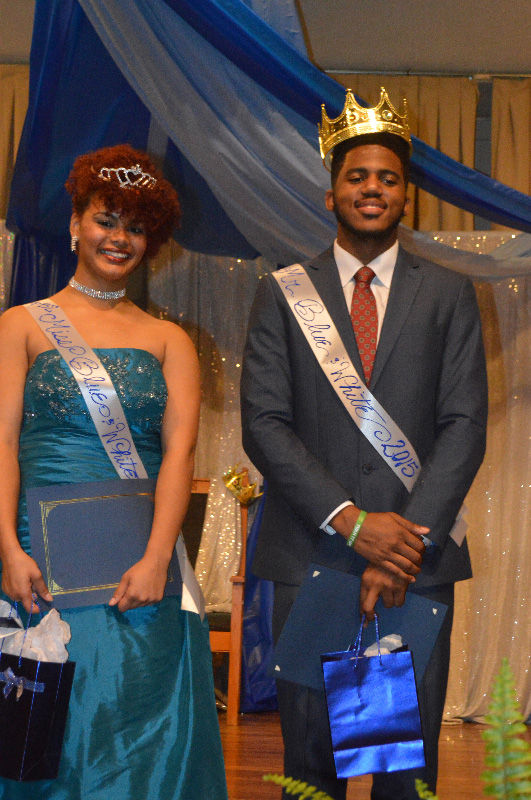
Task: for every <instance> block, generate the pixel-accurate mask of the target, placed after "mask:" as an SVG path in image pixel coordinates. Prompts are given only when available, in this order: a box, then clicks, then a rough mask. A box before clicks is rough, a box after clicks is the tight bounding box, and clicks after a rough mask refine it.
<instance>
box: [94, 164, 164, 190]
mask: <svg viewBox="0 0 531 800" xmlns="http://www.w3.org/2000/svg"><path fill="white" fill-rule="evenodd" d="M98 178H100V179H101V180H102V181H118V183H119V185H120V189H153V187H154V186H155V184H156V183H157V179H156V178H154V177H153V175H150V174H149V172H144V171H143V170H142V167H141V166H140V164H134V165H132V166H131V167H102V168H101V169H100V171H99V172H98Z"/></svg>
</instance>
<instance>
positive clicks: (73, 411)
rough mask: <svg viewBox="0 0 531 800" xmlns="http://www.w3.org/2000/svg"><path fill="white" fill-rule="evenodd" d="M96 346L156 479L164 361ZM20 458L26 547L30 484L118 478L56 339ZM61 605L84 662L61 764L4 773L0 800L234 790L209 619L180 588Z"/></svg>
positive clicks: (140, 797)
mask: <svg viewBox="0 0 531 800" xmlns="http://www.w3.org/2000/svg"><path fill="white" fill-rule="evenodd" d="M97 352H98V354H99V356H100V358H101V360H102V363H103V364H104V366H105V368H106V369H107V371H108V372H109V374H110V376H111V378H112V380H113V383H114V386H115V388H116V391H117V393H118V396H119V398H120V401H121V403H122V407H123V409H124V411H125V414H126V416H127V419H128V422H129V426H130V429H131V433H132V435H133V439H134V441H135V445H136V448H137V451H138V453H139V455H140V457H141V459H142V461H143V463H144V466H145V468H146V471H147V473H148V475H149V477H150V478H156V476H157V474H158V470H159V467H160V462H161V445H160V426H161V422H162V417H163V414H164V407H165V403H166V398H167V389H166V385H165V382H164V377H163V375H162V371H161V369H160V365H159V362H158V361H157V359H156V358H155V357H154V356H153V355H152V354H150V353H148V352H147V351H144V350H139V349H133V348H113V349H107V350H105V349H100V350H98V351H97ZM19 462H20V470H21V491H20V502H19V509H18V535H19V540H20V542H21V545H22V546H23V548H24V549H25V550H26V552H29V553H31V549H30V544H29V535H28V527H27V514H26V503H25V489H26V488H27V487H35V486H49V485H52V484H64V483H78V482H79V483H81V482H84V481H95V480H105V479H107V478H112V479H115V478H116V477H117V475H116V472H115V470H114V467H113V466H112V464H111V462H110V461H109V458H108V456H107V454H106V453H105V451H104V449H103V446H102V445H101V443H100V440H99V437H98V435H97V433H96V430H95V428H94V425H93V422H92V420H91V418H90V415H89V413H88V411H87V409H86V406H85V403H84V401H83V399H82V397H81V393H80V391H79V389H78V387H77V384H76V382H75V380H74V378H73V377H72V375H71V373H70V370H69V368H68V366H67V365H66V363H65V362H64V361H63V359H62V358H61V356H60V355H59V353H58V352H57V351H55V350H47V351H45V352H44V353H41V354H40V355H39V356H38V357H37V359H36V360H35V362H34V364H33V365H32V367H31V368H30V370H29V372H28V376H27V379H26V386H25V392H24V419H23V425H22V430H21V436H20V453H19ZM123 547H124V548H127V541H124V542H123ZM4 597H5V596H4ZM21 616H22V615H21ZM61 616H62V618H63V619H64V620H65V621H66V622H68V623H69V625H70V628H71V633H72V638H71V641H70V643H69V644H68V645H67V649H68V652H69V658H70V660H72V661H75V662H76V671H75V675H74V683H73V687H72V694H71V698H70V706H69V710H68V720H67V726H66V731H65V738H64V742H63V750H62V756H61V764H60V768H59V775H58V777H57V778H56V779H55V780H52V781H32V782H28V783H18V782H16V781H12V780H6V779H0V800H36V798H39V800H226V798H227V790H226V783H225V772H224V766H223V754H222V749H221V741H220V736H219V724H218V720H217V712H216V708H215V700H214V687H213V679H212V660H211V654H210V647H209V637H208V624H207V622H206V619H205V620H204V621H203V622H202V621H201V619H200V617H199V616H198V615H197V614H193V613H191V612H187V611H181V608H180V598H179V597H166V598H164V599H163V600H162V601H161V602H160V603H158V604H155V605H150V606H147V607H144V608H138V609H133V610H131V611H127V612H125V613H121V612H120V611H118V610H117V609H116V608H111V607H110V606H107V605H94V606H89V607H85V608H78V609H70V610H64V611H62V612H61ZM37 621H38V620H35V622H37Z"/></svg>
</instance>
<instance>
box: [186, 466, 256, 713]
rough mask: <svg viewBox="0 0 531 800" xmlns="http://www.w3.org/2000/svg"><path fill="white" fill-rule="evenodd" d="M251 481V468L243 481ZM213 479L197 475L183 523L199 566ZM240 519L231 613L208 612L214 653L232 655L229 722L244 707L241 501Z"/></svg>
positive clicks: (244, 520)
mask: <svg viewBox="0 0 531 800" xmlns="http://www.w3.org/2000/svg"><path fill="white" fill-rule="evenodd" d="M242 482H243V483H244V485H247V484H248V479H247V470H245V478H244V480H243V481H242ZM209 488H210V481H209V480H208V479H207V478H194V481H193V484H192V497H191V499H190V506H189V508H188V512H187V514H186V518H185V520H184V522H183V526H182V527H183V536H184V541H185V543H186V549H187V551H188V558H189V559H190V561H191V563H192V566H195V562H196V559H197V554H198V552H199V545H200V540H201V530H202V528H203V521H204V517H205V510H206V503H207V498H208V490H209ZM240 519H241V531H242V551H241V558H240V567H239V569H238V572H237V574H236V575H233V576H232V578H231V579H230V580H231V584H232V597H231V611H230V614H224V613H218V612H214V613H213V614H208V620H209V624H210V626H211V630H210V649H211V650H212V652H213V653H228V654H229V678H228V691H227V725H237V724H238V713H239V710H240V686H241V669H242V635H243V600H244V591H245V554H246V553H245V551H246V544H247V521H248V511H247V506H244V505H243V504H241V503H240Z"/></svg>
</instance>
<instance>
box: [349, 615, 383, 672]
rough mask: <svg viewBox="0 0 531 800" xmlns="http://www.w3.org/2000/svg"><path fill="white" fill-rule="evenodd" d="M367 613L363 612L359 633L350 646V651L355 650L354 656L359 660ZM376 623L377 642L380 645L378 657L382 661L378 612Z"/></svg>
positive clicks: (375, 617)
mask: <svg viewBox="0 0 531 800" xmlns="http://www.w3.org/2000/svg"><path fill="white" fill-rule="evenodd" d="M365 619H366V617H365V614H363V616H362V618H361V625H360V629H359V631H358V635H357V636H356V638H355V640H354V642H353V643H352V644H351V645H350V647H349V648H348V650H349V652H352V651H354V656H355V659H356V662H357V659H358V658H359V657H360V650H361V640H362V638H363V628H364V626H365ZM374 624H375V626H376V643H377V645H378V658H379V659H380V661H381V660H382V654H381V653H380V626H379V624H378V614H375V615H374Z"/></svg>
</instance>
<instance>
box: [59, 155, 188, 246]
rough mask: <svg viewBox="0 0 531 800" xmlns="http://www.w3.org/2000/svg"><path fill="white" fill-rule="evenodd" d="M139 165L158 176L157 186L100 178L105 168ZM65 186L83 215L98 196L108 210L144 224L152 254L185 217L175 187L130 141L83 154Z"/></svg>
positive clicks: (77, 209) (153, 175)
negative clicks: (122, 184)
mask: <svg viewBox="0 0 531 800" xmlns="http://www.w3.org/2000/svg"><path fill="white" fill-rule="evenodd" d="M137 164H138V165H139V166H140V168H141V169H142V171H143V172H147V173H149V174H150V175H151V176H152V177H153V178H156V183H155V185H153V186H139V187H131V186H125V187H122V186H120V183H119V181H118V180H115V179H112V180H108V181H107V180H103V179H102V178H101V177H99V172H100V170H101V169H102V167H112V168H114V169H116V168H117V167H124V168H126V169H129V168H130V167H135V166H136V165H137ZM65 186H66V190H67V191H68V192H69V194H70V195H71V196H72V207H73V209H74V211H75V212H76V213H77V214H79V215H80V216H81V215H82V214H83V212H84V211H85V209H86V208H87V206H88V204H89V203H90V200H91V199H92V198H93V197H94V196H97V197H98V198H100V199H101V200H102V201H103V203H104V204H105V208H106V209H107V211H113V212H119V213H120V214H123V215H124V216H126V217H129V218H133V219H134V221H135V222H139V223H141V224H142V225H143V226H144V229H145V231H146V239H147V246H146V256H148V257H151V256H154V255H156V253H157V252H158V250H159V248H160V246H161V245H162V244H164V242H166V241H167V240H168V239H169V238H170V236H171V234H172V231H173V230H174V228H176V227H177V226H178V224H179V221H180V219H181V206H180V204H179V198H178V196H177V192H176V191H175V189H174V188H173V186H172V185H171V184H170V183H169V182H168V181H167V180H166V179H165V178H164V177H163V175H162V173H161V172H160V170H158V169H157V167H156V166H155V165H154V163H153V161H152V160H151V159H150V157H149V156H148V155H147V154H146V153H144V152H142V151H141V150H135V149H134V148H133V147H131V145H128V144H118V145H115V146H114V147H102V148H101V149H100V150H95V151H94V152H93V153H85V155H82V156H79V157H78V158H76V160H75V161H74V166H73V167H72V171H71V172H70V175H69V176H68V180H67V181H66V183H65Z"/></svg>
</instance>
